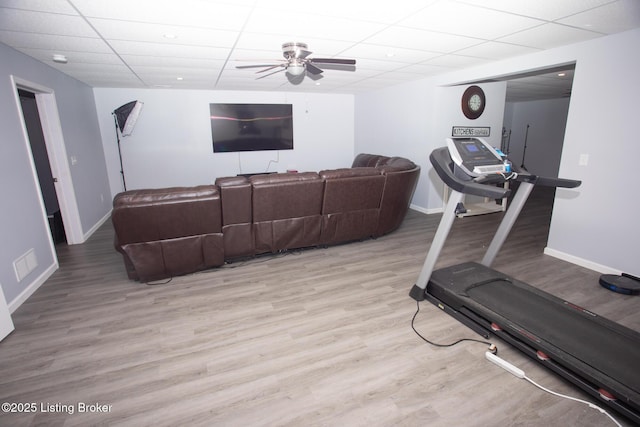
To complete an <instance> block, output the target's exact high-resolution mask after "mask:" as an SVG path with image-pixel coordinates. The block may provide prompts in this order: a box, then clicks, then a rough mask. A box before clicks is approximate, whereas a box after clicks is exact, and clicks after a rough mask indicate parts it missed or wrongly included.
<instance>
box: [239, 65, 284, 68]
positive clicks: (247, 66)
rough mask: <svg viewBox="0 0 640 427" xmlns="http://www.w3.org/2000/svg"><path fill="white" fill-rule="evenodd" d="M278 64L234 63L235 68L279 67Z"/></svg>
mask: <svg viewBox="0 0 640 427" xmlns="http://www.w3.org/2000/svg"><path fill="white" fill-rule="evenodd" d="M279 66H280V64H278V65H274V64H255V65H236V68H240V69H242V68H264V67H279Z"/></svg>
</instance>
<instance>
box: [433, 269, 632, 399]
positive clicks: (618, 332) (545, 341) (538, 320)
mask: <svg viewBox="0 0 640 427" xmlns="http://www.w3.org/2000/svg"><path fill="white" fill-rule="evenodd" d="M427 293H428V294H430V295H431V296H432V297H434V298H435V299H436V300H439V301H441V302H443V303H444V304H446V305H448V306H449V307H450V308H452V309H453V310H456V311H462V312H464V311H465V310H469V311H471V312H473V313H475V315H477V316H479V317H480V318H482V319H485V320H486V322H487V324H486V325H484V326H485V327H490V325H491V323H495V324H497V325H499V326H500V327H501V328H502V330H504V331H505V332H507V333H508V334H510V335H513V336H514V337H515V338H516V339H518V340H520V341H523V342H525V343H526V344H527V345H529V346H531V347H532V348H533V349H535V350H536V351H537V350H540V351H543V352H544V353H545V354H547V355H548V356H550V357H551V359H553V360H554V361H555V362H557V363H559V364H561V365H563V366H568V367H569V368H570V369H571V370H572V371H574V372H576V373H577V374H578V375H580V376H581V377H583V378H585V379H587V380H588V381H589V382H592V383H594V384H595V385H596V386H597V387H601V388H604V389H605V390H607V391H609V392H610V393H613V394H614V395H615V396H616V397H617V398H618V399H620V400H622V401H624V402H626V403H628V404H630V405H631V406H634V407H636V408H638V407H639V406H640V366H638V362H639V361H640V333H638V332H636V331H633V330H631V329H629V328H626V327H624V326H622V325H619V324H617V323H614V322H612V321H610V320H608V319H606V318H603V317H600V316H598V315H597V314H595V313H592V312H590V311H588V310H586V309H584V308H582V307H579V306H576V305H575V304H572V303H569V302H567V301H564V300H562V299H560V298H557V297H555V296H553V295H551V294H549V293H546V292H544V291H541V290H540V289H537V288H534V287H533V286H530V285H528V284H526V283H524V282H521V281H518V280H516V279H512V278H510V277H508V276H506V275H504V274H503V273H500V272H498V271H495V270H493V269H491V268H488V267H485V266H484V265H482V264H478V263H475V262H468V263H463V264H458V265H454V266H451V267H446V268H442V269H439V270H436V271H434V272H433V274H432V276H431V280H430V281H429V283H428V285H427Z"/></svg>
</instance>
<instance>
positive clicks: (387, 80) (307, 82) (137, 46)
mask: <svg viewBox="0 0 640 427" xmlns="http://www.w3.org/2000/svg"><path fill="white" fill-rule="evenodd" d="M637 27H640V0H535V1H532V0H395V1H378V0H370V1H368V2H359V1H354V2H350V1H346V0H321V1H317V2H308V1H300V0H295V1H294V0H228V1H224V0H108V1H107V0H104V1H103V0H0V42H2V43H4V44H6V45H8V46H11V47H13V48H14V49H16V50H18V51H20V52H23V53H24V54H26V55H29V56H32V57H33V58H35V59H37V60H39V61H41V62H44V63H46V64H48V65H50V66H51V67H54V68H56V69H58V70H60V71H61V72H63V73H65V74H68V75H70V76H72V77H74V78H76V79H78V80H80V81H83V82H85V83H86V84H88V85H90V86H93V87H142V88H159V87H162V88H167V87H170V88H188V89H218V90H267V91H272V90H277V91H287V90H295V91H317V92H323V93H324V92H334V93H358V92H362V91H369V90H374V89H379V88H383V87H387V86H392V85H395V84H399V83H403V82H407V81H411V80H417V79H421V78H424V77H425V76H431V75H436V74H441V73H446V72H449V71H452V70H455V69H460V68H466V67H470V66H474V65H478V64H483V63H486V62H490V61H496V60H500V59H504V58H509V57H514V56H518V55H524V54H528V53H532V52H538V51H541V50H545V49H550V48H554V47H558V46H562V45H566V44H570V43H575V42H580V41H584V40H591V39H594V38H597V37H602V36H604V35H608V34H613V33H617V32H621V31H626V30H629V29H632V28H637ZM289 41H301V42H305V43H307V44H308V46H309V50H311V51H313V54H312V55H311V56H310V57H323V58H352V59H355V60H356V61H357V63H356V66H355V68H354V69H353V68H352V69H347V70H345V69H338V68H339V67H333V68H332V67H323V68H324V70H325V71H324V73H322V74H321V75H320V78H311V76H308V75H307V76H306V77H304V78H302V79H291V78H287V75H286V74H285V73H277V74H273V75H270V76H267V77H264V78H261V79H256V77H259V76H261V74H255V72H256V71H257V70H260V69H259V68H257V69H236V66H237V65H249V64H253V63H256V64H269V63H271V62H272V61H273V63H276V61H277V60H282V59H283V57H282V49H281V45H282V44H283V43H285V42H289ZM54 55H64V57H66V59H67V62H66V63H57V62H54V61H53V57H54ZM572 73H573V70H568V75H567V76H565V77H566V78H564V79H562V78H560V77H558V76H557V71H554V73H552V74H547V75H545V76H535V77H533V76H527V77H526V78H525V79H523V80H520V81H519V82H516V81H511V82H510V83H509V93H510V94H512V95H513V96H514V97H515V95H514V94H516V93H517V99H519V100H521V99H528V98H527V97H529V98H530V97H536V96H537V97H538V98H539V97H541V96H544V97H557V96H562V94H563V93H565V92H566V91H567V87H566V84H567V82H569V83H568V84H569V86H568V88H569V90H570V87H571V83H570V81H571V77H572V75H573V74H572ZM563 85H564V86H563ZM554 87H556V88H557V87H560V88H559V89H556V90H552V88H554ZM514 91H516V92H514ZM543 93H544V95H543ZM514 99H516V98H514ZM531 99H533V98H531Z"/></svg>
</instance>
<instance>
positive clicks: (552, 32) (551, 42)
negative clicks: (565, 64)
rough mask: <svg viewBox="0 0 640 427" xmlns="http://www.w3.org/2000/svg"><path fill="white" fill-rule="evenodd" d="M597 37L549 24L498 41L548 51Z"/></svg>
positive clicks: (570, 28) (582, 31) (591, 32)
mask: <svg viewBox="0 0 640 427" xmlns="http://www.w3.org/2000/svg"><path fill="white" fill-rule="evenodd" d="M599 36H600V34H598V33H596V32H593V31H586V30H581V29H578V28H573V27H568V26H566V25H559V24H553V23H550V24H544V25H540V26H539V27H535V28H531V29H528V30H524V31H521V32H519V33H516V34H512V35H510V36H506V37H503V38H501V39H499V40H498V41H501V42H505V43H512V44H517V45H522V46H529V47H533V48H536V49H550V48H553V47H556V46H562V45H566V44H570V43H577V42H581V41H585V40H590V39H593V38H595V37H599Z"/></svg>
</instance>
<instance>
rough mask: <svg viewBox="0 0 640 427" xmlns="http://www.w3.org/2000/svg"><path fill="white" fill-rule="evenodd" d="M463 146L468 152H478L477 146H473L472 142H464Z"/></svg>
mask: <svg viewBox="0 0 640 427" xmlns="http://www.w3.org/2000/svg"><path fill="white" fill-rule="evenodd" d="M465 148H466V149H467V151H468V152H470V153H477V152H478V147H477V146H475V145H474V144H465Z"/></svg>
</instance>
